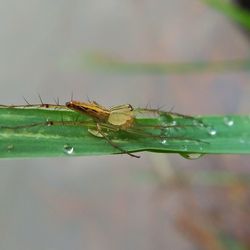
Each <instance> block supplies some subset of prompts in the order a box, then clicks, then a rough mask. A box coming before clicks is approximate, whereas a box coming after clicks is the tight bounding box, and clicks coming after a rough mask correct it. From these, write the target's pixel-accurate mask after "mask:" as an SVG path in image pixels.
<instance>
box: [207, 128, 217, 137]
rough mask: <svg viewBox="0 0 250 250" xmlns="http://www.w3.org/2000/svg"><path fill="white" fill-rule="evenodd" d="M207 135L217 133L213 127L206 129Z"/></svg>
mask: <svg viewBox="0 0 250 250" xmlns="http://www.w3.org/2000/svg"><path fill="white" fill-rule="evenodd" d="M208 133H209V134H210V135H212V136H214V135H216V134H217V131H216V130H215V129H214V128H213V127H209V128H208Z"/></svg>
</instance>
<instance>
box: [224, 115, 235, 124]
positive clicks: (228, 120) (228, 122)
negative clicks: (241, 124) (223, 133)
mask: <svg viewBox="0 0 250 250" xmlns="http://www.w3.org/2000/svg"><path fill="white" fill-rule="evenodd" d="M223 120H224V123H225V125H227V126H229V127H232V126H233V125H234V120H233V119H232V118H230V117H228V116H226V117H224V119H223Z"/></svg>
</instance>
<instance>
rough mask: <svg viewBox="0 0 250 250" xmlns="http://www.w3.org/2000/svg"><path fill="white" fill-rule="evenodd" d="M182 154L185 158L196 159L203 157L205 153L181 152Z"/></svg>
mask: <svg viewBox="0 0 250 250" xmlns="http://www.w3.org/2000/svg"><path fill="white" fill-rule="evenodd" d="M180 155H181V156H182V157H184V158H185V159H189V160H196V159H199V158H201V157H202V156H203V155H204V154H198V153H193V154H186V153H181V154H180Z"/></svg>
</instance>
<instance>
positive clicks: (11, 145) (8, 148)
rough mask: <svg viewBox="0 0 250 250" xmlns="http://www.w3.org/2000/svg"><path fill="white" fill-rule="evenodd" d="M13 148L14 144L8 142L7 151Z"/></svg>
mask: <svg viewBox="0 0 250 250" xmlns="http://www.w3.org/2000/svg"><path fill="white" fill-rule="evenodd" d="M13 149H14V145H13V144H9V145H8V146H7V151H8V152H10V151H12V150H13Z"/></svg>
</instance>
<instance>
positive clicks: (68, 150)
mask: <svg viewBox="0 0 250 250" xmlns="http://www.w3.org/2000/svg"><path fill="white" fill-rule="evenodd" d="M63 151H64V153H65V154H67V155H72V154H73V153H74V148H73V147H72V146H69V145H64V147H63Z"/></svg>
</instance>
